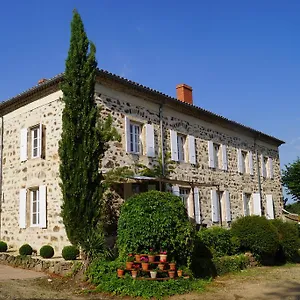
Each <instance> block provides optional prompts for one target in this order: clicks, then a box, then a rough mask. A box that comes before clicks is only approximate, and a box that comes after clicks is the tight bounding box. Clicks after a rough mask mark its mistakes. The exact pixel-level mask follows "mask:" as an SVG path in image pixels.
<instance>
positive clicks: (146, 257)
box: [127, 252, 168, 263]
mask: <svg viewBox="0 0 300 300" xmlns="http://www.w3.org/2000/svg"><path fill="white" fill-rule="evenodd" d="M167 257H168V255H167V252H161V253H160V254H152V253H151V254H135V255H133V254H128V259H127V261H136V262H149V263H153V262H156V261H157V260H156V258H159V259H158V260H159V261H160V262H167Z"/></svg>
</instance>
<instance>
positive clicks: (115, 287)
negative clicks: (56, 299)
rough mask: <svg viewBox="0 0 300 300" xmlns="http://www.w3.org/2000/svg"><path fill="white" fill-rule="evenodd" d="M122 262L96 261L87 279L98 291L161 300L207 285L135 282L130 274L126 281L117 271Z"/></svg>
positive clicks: (181, 280)
mask: <svg viewBox="0 0 300 300" xmlns="http://www.w3.org/2000/svg"><path fill="white" fill-rule="evenodd" d="M119 265H120V262H119V261H118V260H116V261H110V262H109V261H103V260H94V261H93V262H92V263H91V265H90V266H89V269H88V271H87V274H86V275H87V278H88V279H89V281H90V282H91V283H93V284H96V285H98V286H97V291H100V292H109V293H113V294H116V295H121V296H131V297H143V298H148V299H149V298H152V297H154V298H156V299H161V298H163V297H166V296H171V295H175V294H184V293H187V292H189V291H201V290H203V289H204V286H205V284H206V282H205V281H203V280H187V279H179V280H167V281H148V280H133V279H132V278H131V276H130V275H129V274H127V275H125V278H124V279H120V278H118V277H117V274H116V270H117V268H118V267H119Z"/></svg>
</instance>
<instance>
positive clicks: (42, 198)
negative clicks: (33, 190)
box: [39, 185, 47, 228]
mask: <svg viewBox="0 0 300 300" xmlns="http://www.w3.org/2000/svg"><path fill="white" fill-rule="evenodd" d="M39 202H40V227H41V228H47V188H46V186H45V185H40V187H39Z"/></svg>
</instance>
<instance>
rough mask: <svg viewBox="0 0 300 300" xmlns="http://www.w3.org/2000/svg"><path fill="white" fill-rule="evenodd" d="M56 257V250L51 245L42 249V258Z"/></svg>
mask: <svg viewBox="0 0 300 300" xmlns="http://www.w3.org/2000/svg"><path fill="white" fill-rule="evenodd" d="M53 255H54V249H53V247H51V246H50V245H45V246H43V247H42V248H41V249H40V256H41V257H43V258H51V257H53Z"/></svg>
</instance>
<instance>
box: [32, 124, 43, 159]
mask: <svg viewBox="0 0 300 300" xmlns="http://www.w3.org/2000/svg"><path fill="white" fill-rule="evenodd" d="M35 132H36V133H37V136H36V137H35V135H34V133H35ZM30 137H31V140H30V143H31V144H30V146H31V158H33V159H34V158H38V157H40V156H41V150H42V149H41V128H40V126H39V125H36V126H33V127H31V128H30ZM35 141H36V143H37V145H36V147H35V146H34V142H35ZM35 150H36V155H35V154H34V151H35Z"/></svg>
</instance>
